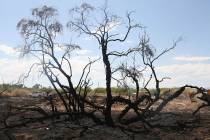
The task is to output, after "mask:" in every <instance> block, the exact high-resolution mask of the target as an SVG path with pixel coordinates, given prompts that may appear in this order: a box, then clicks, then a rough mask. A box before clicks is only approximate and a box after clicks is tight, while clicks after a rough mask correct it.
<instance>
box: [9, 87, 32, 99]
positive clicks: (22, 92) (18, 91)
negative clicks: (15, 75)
mask: <svg viewBox="0 0 210 140" xmlns="http://www.w3.org/2000/svg"><path fill="white" fill-rule="evenodd" d="M30 93H31V91H30V90H28V89H18V88H16V89H14V90H12V92H11V93H8V94H7V95H8V96H14V97H17V96H28V95H29V94H30Z"/></svg>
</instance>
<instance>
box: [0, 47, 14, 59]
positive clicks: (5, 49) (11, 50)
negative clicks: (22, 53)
mask: <svg viewBox="0 0 210 140" xmlns="http://www.w3.org/2000/svg"><path fill="white" fill-rule="evenodd" d="M0 52H2V53H4V54H6V55H10V56H13V55H16V54H17V51H16V50H15V49H14V48H12V47H9V46H7V45H5V44H0Z"/></svg>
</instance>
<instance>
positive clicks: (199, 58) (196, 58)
mask: <svg viewBox="0 0 210 140" xmlns="http://www.w3.org/2000/svg"><path fill="white" fill-rule="evenodd" d="M173 59H174V60H178V61H188V62H202V61H208V60H210V57H202V56H190V57H188V56H182V57H174V58H173Z"/></svg>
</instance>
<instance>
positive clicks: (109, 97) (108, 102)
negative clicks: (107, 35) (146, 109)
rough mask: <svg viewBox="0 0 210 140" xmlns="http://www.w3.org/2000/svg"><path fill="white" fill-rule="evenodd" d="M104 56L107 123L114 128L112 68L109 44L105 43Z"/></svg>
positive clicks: (103, 47) (103, 44)
mask: <svg viewBox="0 0 210 140" xmlns="http://www.w3.org/2000/svg"><path fill="white" fill-rule="evenodd" d="M102 42H103V43H102V56H103V62H104V65H105V72H106V73H105V74H106V94H107V98H106V109H105V110H104V116H105V122H106V124H107V125H108V126H113V125H114V122H113V119H112V114H111V111H112V91H111V66H110V62H109V58H108V55H107V44H106V42H105V41H102Z"/></svg>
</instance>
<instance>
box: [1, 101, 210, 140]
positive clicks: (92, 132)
mask: <svg viewBox="0 0 210 140" xmlns="http://www.w3.org/2000/svg"><path fill="white" fill-rule="evenodd" d="M100 98H101V97H100ZM199 104H201V103H199V102H191V100H189V98H183V97H180V98H178V99H175V100H174V101H172V102H170V103H169V104H168V105H167V106H166V107H165V108H164V110H163V111H162V112H161V114H160V115H159V116H157V117H155V118H153V121H151V123H152V124H153V125H154V126H155V127H154V128H151V129H150V130H149V131H145V129H143V127H142V124H141V122H139V123H134V124H131V125H129V126H126V127H127V128H129V129H132V130H134V131H138V133H131V132H128V131H123V130H121V129H119V128H110V127H106V126H94V123H92V122H91V121H90V120H89V119H87V118H84V119H82V120H81V122H80V124H81V125H78V124H77V125H76V124H73V123H71V122H68V121H64V120H63V119H55V120H45V121H42V122H36V123H31V124H27V125H26V126H22V127H16V128H10V129H4V130H1V131H0V140H63V139H64V140H71V139H74V140H78V139H81V140H93V139H96V140H118V139H120V140H130V139H131V140H132V139H136V140H138V139H142V140H204V139H205V140H210V108H208V107H206V108H203V109H201V110H200V112H198V114H197V115H196V116H193V115H192V112H193V111H194V110H195V109H196V108H197V107H198V105H199ZM7 105H13V106H19V105H36V106H40V107H42V108H45V109H49V108H48V105H47V102H46V101H45V100H44V99H41V98H31V97H1V98H0V120H1V123H0V129H1V128H3V127H4V125H3V122H2V120H3V117H5V114H6V112H7V111H8V109H9V107H8V106H7ZM120 109H122V106H121V105H115V106H114V108H113V110H114V112H113V115H117V114H118V112H119V110H120ZM27 115H28V116H36V115H37V114H36V113H34V112H31V113H29V114H27V113H26V116H27ZM130 115H132V112H130ZM26 116H22V117H26ZM20 118H21V116H19V118H18V119H17V118H15V117H12V118H11V119H10V123H16V122H18V121H19V119H20Z"/></svg>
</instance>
